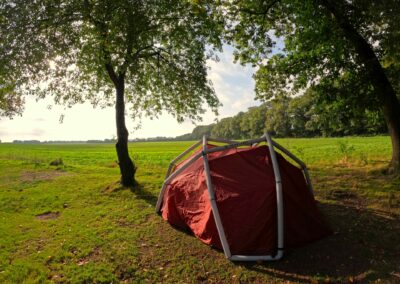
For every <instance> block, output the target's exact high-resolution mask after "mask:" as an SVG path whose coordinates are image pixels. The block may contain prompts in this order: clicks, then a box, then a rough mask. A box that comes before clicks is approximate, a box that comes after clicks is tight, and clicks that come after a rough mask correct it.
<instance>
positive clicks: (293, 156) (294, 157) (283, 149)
mask: <svg viewBox="0 0 400 284" xmlns="http://www.w3.org/2000/svg"><path fill="white" fill-rule="evenodd" d="M272 143H273V144H274V146H275V147H276V148H278V149H279V150H281V151H282V152H283V153H285V154H286V155H288V156H289V157H290V158H291V159H292V160H294V161H295V162H296V163H297V164H299V166H300V167H301V169H302V170H303V172H304V176H305V178H306V182H307V185H308V188H309V190H310V191H311V194H312V195H314V190H313V187H312V184H311V179H310V175H309V174H308V169H307V166H306V164H305V163H304V162H303V161H302V160H300V159H299V158H297V157H296V156H295V155H294V154H293V153H292V152H290V151H289V150H288V149H286V148H284V147H283V146H281V145H280V144H278V143H276V142H275V141H272Z"/></svg>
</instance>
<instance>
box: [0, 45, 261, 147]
mask: <svg viewBox="0 0 400 284" xmlns="http://www.w3.org/2000/svg"><path fill="white" fill-rule="evenodd" d="M232 52H233V49H232V48H231V47H229V46H225V47H224V52H223V53H220V54H219V57H220V61H219V62H215V61H212V60H209V61H208V62H207V65H208V67H209V72H208V75H209V79H210V80H211V81H212V82H213V86H214V89H215V91H216V94H217V96H218V98H219V99H220V101H221V103H222V104H223V107H221V108H220V109H219V113H220V116H219V117H218V118H219V119H221V118H223V117H227V116H233V115H235V114H237V113H238V112H239V111H246V110H247V108H248V107H250V106H254V105H258V104H259V103H257V102H255V101H254V82H253V79H252V75H253V72H254V69H253V68H252V67H251V66H249V65H247V66H242V65H240V64H237V63H236V64H235V63H233V54H232ZM50 104H53V102H52V98H46V99H43V100H40V101H39V102H36V100H35V99H34V98H27V100H26V105H25V111H24V113H23V116H22V117H15V118H14V119H13V120H9V119H4V120H0V139H2V140H3V142H4V141H12V140H14V139H18V140H31V139H37V140H87V139H104V138H111V137H112V136H113V135H115V133H116V130H115V113H114V108H113V107H109V108H105V109H100V108H96V109H93V107H92V105H91V104H90V103H85V104H81V105H75V106H74V107H72V108H70V109H69V108H65V107H63V106H54V107H52V108H51V109H49V108H47V106H48V105H50ZM206 109H207V108H206ZM61 114H64V115H65V118H64V121H63V123H62V124H60V123H59V118H60V115H61ZM215 119H216V117H215V115H214V114H213V113H212V112H211V111H207V112H206V113H205V114H204V115H203V122H199V123H200V124H209V123H213V122H214V121H215ZM126 122H127V127H128V130H129V131H130V133H131V135H130V138H135V137H138V138H141V137H152V136H153V137H154V136H177V135H182V134H184V133H188V132H191V131H192V129H193V127H194V125H193V124H192V123H191V122H190V121H189V120H186V121H184V122H183V123H181V124H179V123H178V122H177V121H176V120H175V119H174V118H173V116H172V115H169V114H166V113H164V114H163V115H161V116H160V117H159V118H158V119H153V120H151V119H150V118H144V119H143V120H142V128H141V129H139V130H135V131H134V125H135V123H134V122H132V121H131V120H130V119H129V117H127V119H126Z"/></svg>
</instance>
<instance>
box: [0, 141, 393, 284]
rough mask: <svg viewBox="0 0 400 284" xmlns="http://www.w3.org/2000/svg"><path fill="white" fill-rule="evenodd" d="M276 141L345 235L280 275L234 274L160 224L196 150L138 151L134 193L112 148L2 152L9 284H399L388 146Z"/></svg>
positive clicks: (254, 266) (0, 184) (309, 251)
mask: <svg viewBox="0 0 400 284" xmlns="http://www.w3.org/2000/svg"><path fill="white" fill-rule="evenodd" d="M277 141H278V142H279V143H280V144H282V145H284V146H286V147H287V148H288V149H290V150H291V151H293V152H294V153H295V154H297V155H298V156H299V157H300V158H301V159H303V160H304V161H305V162H306V163H307V164H308V166H309V168H310V173H311V178H312V180H313V183H314V187H315V191H316V197H317V199H318V201H319V206H320V208H321V210H322V211H323V213H324V214H325V216H326V218H327V219H328V221H329V222H330V224H331V225H332V227H333V229H334V232H335V233H334V234H333V235H332V236H330V237H328V238H326V239H324V240H321V241H319V242H317V243H315V244H312V245H309V246H307V247H304V248H301V249H297V250H294V251H289V252H288V253H287V254H286V255H285V257H284V259H283V260H282V261H279V262H274V263H231V262H229V261H227V260H226V259H225V258H224V255H223V253H222V252H220V251H217V250H214V249H212V248H210V247H208V246H206V245H204V244H202V243H201V242H200V241H198V240H197V239H196V238H194V237H193V236H191V235H189V234H186V233H183V232H180V231H177V230H175V229H174V228H172V227H171V226H169V225H168V224H167V223H166V222H164V221H163V220H162V219H161V217H159V216H158V215H156V214H155V213H154V206H155V203H156V200H157V196H158V192H159V189H160V187H161V184H162V182H163V178H164V175H165V171H166V169H167V167H168V163H169V161H170V160H171V159H173V158H174V157H175V156H176V155H178V154H179V153H180V152H182V151H183V150H184V149H185V148H187V147H188V146H189V145H191V144H192V142H168V143H161V142H160V143H158V142H152V143H131V144H130V152H131V156H132V157H133V159H134V160H135V162H136V163H137V166H138V172H137V179H138V181H139V182H140V184H141V189H140V190H138V191H136V192H132V191H131V190H129V189H121V188H120V187H119V186H118V183H117V181H118V178H119V169H118V166H117V164H116V162H115V160H116V154H115V148H114V145H111V144H93V145H92V144H82V145H73V144H66V145H15V144H0V283H43V282H56V283H110V282H114V283H117V282H122V283H131V282H133V283H137V282H149V283H154V282H169V283H177V282H178V283H179V282H185V283H187V282H189V283H191V282H194V283H197V282H218V283H221V282H225V283H232V282H233V283H243V282H251V283H254V282H255V283H265V282H283V281H290V282H313V283H318V282H336V281H339V282H369V281H377V282H379V281H382V282H385V283H387V282H389V283H399V282H400V178H399V177H396V176H393V175H387V174H386V173H385V166H386V165H387V163H388V161H389V159H390V152H391V147H390V140H389V138H388V137H368V138H329V139H328V138H320V139H278V140H277ZM57 158H61V159H62V160H63V162H64V165H61V166H50V165H49V163H50V162H51V161H52V160H54V159H57Z"/></svg>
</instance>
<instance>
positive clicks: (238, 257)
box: [230, 133, 284, 261]
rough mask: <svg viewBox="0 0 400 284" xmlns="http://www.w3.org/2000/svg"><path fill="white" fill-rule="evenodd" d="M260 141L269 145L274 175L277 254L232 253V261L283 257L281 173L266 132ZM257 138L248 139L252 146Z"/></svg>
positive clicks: (270, 140)
mask: <svg viewBox="0 0 400 284" xmlns="http://www.w3.org/2000/svg"><path fill="white" fill-rule="evenodd" d="M261 138H262V139H263V140H262V141H266V142H267V143H268V146H269V152H270V155H271V160H272V167H273V170H274V175H275V185H276V203H277V204H276V205H277V216H278V218H277V222H278V244H277V245H278V251H277V254H276V255H274V256H272V255H232V256H231V257H230V260H233V261H258V260H265V261H273V260H279V259H281V258H282V257H283V241H284V230H283V228H284V223H283V193H282V181H281V174H280V170H279V164H278V159H277V158H276V154H275V149H274V145H273V143H272V139H271V137H270V136H269V134H268V133H265V134H264V135H263V136H262V137H261ZM258 140H259V139H255V140H250V141H251V142H252V147H254V146H253V145H254V144H255V143H259V142H261V141H258Z"/></svg>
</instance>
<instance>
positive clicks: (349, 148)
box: [338, 140, 364, 163]
mask: <svg viewBox="0 0 400 284" xmlns="http://www.w3.org/2000/svg"><path fill="white" fill-rule="evenodd" d="M338 148H339V153H340V154H341V155H342V157H343V161H344V162H345V163H347V162H348V161H349V159H350V158H351V156H352V155H353V153H354V150H355V148H354V146H353V145H350V143H349V141H348V140H339V141H338ZM363 162H364V160H363Z"/></svg>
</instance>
